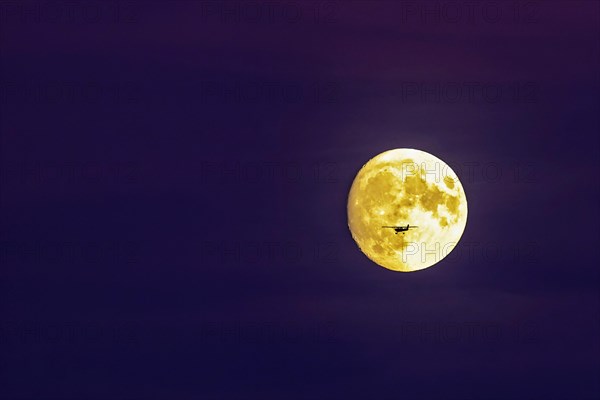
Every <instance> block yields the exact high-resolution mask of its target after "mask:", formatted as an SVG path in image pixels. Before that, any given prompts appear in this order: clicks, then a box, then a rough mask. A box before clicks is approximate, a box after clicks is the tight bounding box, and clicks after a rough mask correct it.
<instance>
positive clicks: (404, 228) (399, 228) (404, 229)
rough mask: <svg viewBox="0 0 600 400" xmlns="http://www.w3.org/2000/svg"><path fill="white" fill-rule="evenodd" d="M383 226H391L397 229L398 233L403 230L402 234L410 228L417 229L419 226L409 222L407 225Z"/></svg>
mask: <svg viewBox="0 0 600 400" xmlns="http://www.w3.org/2000/svg"><path fill="white" fill-rule="evenodd" d="M382 228H390V229H393V230H394V231H396V235H397V234H398V233H400V232H402V234H403V235H404V233H405V232H406V231H408V230H409V229H415V228H418V226H414V225H413V226H410V224H407V225H406V226H382Z"/></svg>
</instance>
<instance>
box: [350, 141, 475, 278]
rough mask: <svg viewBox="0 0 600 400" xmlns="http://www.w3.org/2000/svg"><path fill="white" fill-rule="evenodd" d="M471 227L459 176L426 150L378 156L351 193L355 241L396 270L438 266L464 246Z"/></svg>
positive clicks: (352, 224) (409, 150) (364, 250)
mask: <svg viewBox="0 0 600 400" xmlns="http://www.w3.org/2000/svg"><path fill="white" fill-rule="evenodd" d="M466 224H467V198H466V196H465V192H464V190H463V187H462V184H461V183H460V181H459V179H458V176H457V175H456V174H455V173H454V171H453V170H452V169H451V168H450V167H449V166H448V165H447V164H446V163H445V162H443V161H442V160H440V159H439V158H437V157H435V156H433V155H431V154H429V153H426V152H424V151H420V150H415V149H395V150H389V151H386V152H384V153H381V154H379V155H377V156H375V157H374V158H372V159H371V160H369V162H367V163H366V164H365V165H364V166H363V167H362V168H361V170H360V171H359V172H358V174H357V175H356V178H354V182H353V183H352V187H351V189H350V194H349V195H348V227H349V228H350V232H351V233H352V237H353V238H354V240H355V241H356V243H357V244H358V247H359V248H360V249H361V251H362V252H363V253H365V255H366V256H367V257H369V258H370V259H371V260H372V261H374V262H375V263H377V264H379V265H380V266H382V267H385V268H387V269H390V270H393V271H401V272H411V271H418V270H421V269H425V268H428V267H431V266H432V265H434V264H436V263H438V262H439V261H441V260H442V259H443V258H444V257H446V256H447V255H448V254H449V253H450V252H451V251H452V249H454V247H455V246H456V245H457V244H458V241H459V240H460V237H461V236H462V234H463V231H464V230H465V226H466ZM384 226H391V227H402V229H404V228H406V227H407V226H408V230H406V231H399V232H396V229H394V228H384ZM414 226H416V228H413V227H414Z"/></svg>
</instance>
